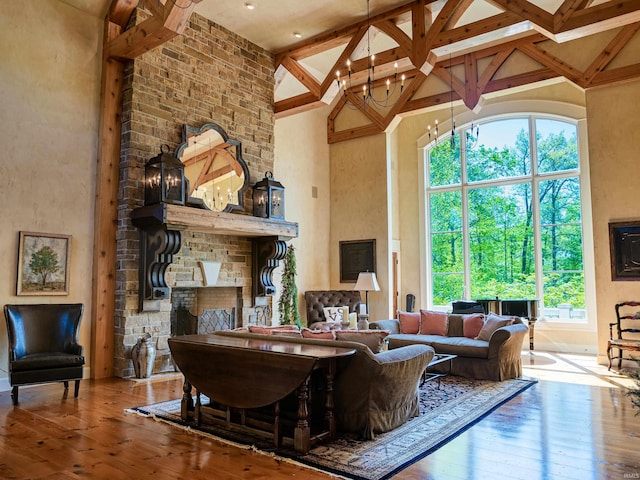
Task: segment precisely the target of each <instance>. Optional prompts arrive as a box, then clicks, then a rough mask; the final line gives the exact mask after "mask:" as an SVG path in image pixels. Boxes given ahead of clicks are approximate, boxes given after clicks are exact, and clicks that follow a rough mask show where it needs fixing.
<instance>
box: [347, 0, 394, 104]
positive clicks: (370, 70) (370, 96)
mask: <svg viewBox="0 0 640 480" xmlns="http://www.w3.org/2000/svg"><path fill="white" fill-rule="evenodd" d="M370 31H371V12H370V9H369V0H367V59H368V62H369V65H368V67H367V82H366V83H365V84H363V85H362V100H361V101H359V102H358V103H357V104H355V105H354V104H353V102H352V101H350V100H347V103H346V105H347V106H348V107H350V108H354V109H361V108H364V107H367V105H371V106H375V107H377V108H387V107H391V106H393V105H394V104H395V103H396V102H397V101H398V98H399V96H398V98H396V99H395V100H394V101H391V98H392V97H393V95H394V93H395V91H396V88H397V84H398V62H395V63H394V64H393V68H394V72H393V75H392V76H391V77H389V78H387V80H386V82H385V84H386V93H385V94H384V95H381V96H379V97H376V96H375V93H374V90H375V89H376V85H375V82H376V77H375V60H376V56H375V54H372V53H371V34H370ZM346 67H347V74H346V76H342V75H341V74H340V70H338V71H336V82H337V83H338V88H339V89H341V90H342V92H343V95H344V96H345V99H348V98H349V97H348V96H347V90H349V91H350V90H352V89H353V88H354V86H353V84H352V83H351V60H350V59H347V62H346ZM392 78H393V86H392V85H391V84H392V81H391V80H392ZM404 81H405V75H404V74H402V75H401V77H400V93H402V90H403V88H404Z"/></svg>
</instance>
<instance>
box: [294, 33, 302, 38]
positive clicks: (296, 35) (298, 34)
mask: <svg viewBox="0 0 640 480" xmlns="http://www.w3.org/2000/svg"><path fill="white" fill-rule="evenodd" d="M293 36H294V37H296V38H302V34H301V33H300V32H293Z"/></svg>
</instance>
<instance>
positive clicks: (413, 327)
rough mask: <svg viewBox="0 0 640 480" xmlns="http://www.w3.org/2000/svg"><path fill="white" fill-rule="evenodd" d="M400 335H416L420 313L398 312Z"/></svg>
mask: <svg viewBox="0 0 640 480" xmlns="http://www.w3.org/2000/svg"><path fill="white" fill-rule="evenodd" d="M398 321H399V322H400V333H418V332H419V331H420V312H402V311H400V310H398Z"/></svg>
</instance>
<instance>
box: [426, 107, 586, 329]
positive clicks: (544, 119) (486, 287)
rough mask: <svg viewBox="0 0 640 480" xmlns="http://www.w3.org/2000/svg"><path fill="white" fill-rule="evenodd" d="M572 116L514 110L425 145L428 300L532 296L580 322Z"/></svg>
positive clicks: (550, 315) (579, 215)
mask: <svg viewBox="0 0 640 480" xmlns="http://www.w3.org/2000/svg"><path fill="white" fill-rule="evenodd" d="M578 146H579V141H578V127H577V123H576V122H574V121H572V120H568V119H564V118H559V117H551V116H542V115H518V116H509V117H504V118H498V119H493V120H491V121H488V122H486V123H481V124H480V125H479V129H476V128H475V125H474V126H473V129H472V128H471V126H468V127H466V128H462V129H459V130H458V131H457V132H456V135H455V136H454V137H453V138H447V139H442V138H440V139H439V140H438V142H437V143H435V144H431V145H429V146H428V147H427V148H426V149H425V152H426V154H425V162H426V219H427V222H426V236H425V238H426V246H427V252H428V259H427V277H428V288H427V290H428V291H427V296H428V303H429V305H430V306H431V307H436V308H437V307H446V306H450V304H451V302H452V301H455V300H459V299H463V298H464V299H492V298H496V297H500V298H501V299H522V298H529V299H531V298H537V299H539V300H540V306H541V307H542V308H543V315H544V317H545V318H546V319H548V320H559V321H568V322H586V313H585V276H584V263H583V258H584V253H583V243H584V242H583V231H582V219H583V216H584V215H583V204H582V202H581V184H582V177H581V168H580V167H581V165H580V156H579V148H578Z"/></svg>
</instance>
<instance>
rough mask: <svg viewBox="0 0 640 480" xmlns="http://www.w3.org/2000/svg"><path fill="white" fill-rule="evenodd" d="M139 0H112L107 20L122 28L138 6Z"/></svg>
mask: <svg viewBox="0 0 640 480" xmlns="http://www.w3.org/2000/svg"><path fill="white" fill-rule="evenodd" d="M138 1H139V0H113V1H112V2H111V5H110V6H109V11H108V12H107V20H108V21H110V22H111V23H115V24H116V25H119V26H120V28H122V29H123V30H124V29H125V28H126V27H127V23H129V19H130V18H131V15H132V14H133V12H134V10H135V9H136V7H137V6H138Z"/></svg>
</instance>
